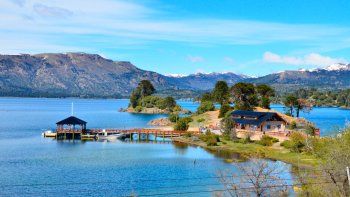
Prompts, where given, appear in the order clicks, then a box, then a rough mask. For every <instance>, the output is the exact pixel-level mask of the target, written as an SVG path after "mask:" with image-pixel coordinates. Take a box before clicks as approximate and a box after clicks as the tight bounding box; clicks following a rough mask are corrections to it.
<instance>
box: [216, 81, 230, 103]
mask: <svg viewBox="0 0 350 197" xmlns="http://www.w3.org/2000/svg"><path fill="white" fill-rule="evenodd" d="M228 97H229V88H228V85H227V83H226V82H225V81H218V82H216V84H215V88H214V90H213V91H212V98H213V100H214V101H215V102H217V103H220V104H221V105H222V104H223V103H224V102H227V100H228Z"/></svg>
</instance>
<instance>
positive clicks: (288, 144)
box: [281, 140, 292, 149]
mask: <svg viewBox="0 0 350 197" xmlns="http://www.w3.org/2000/svg"><path fill="white" fill-rule="evenodd" d="M281 146H283V147H284V148H287V149H291V148H292V142H291V141H290V140H285V141H283V142H281Z"/></svg>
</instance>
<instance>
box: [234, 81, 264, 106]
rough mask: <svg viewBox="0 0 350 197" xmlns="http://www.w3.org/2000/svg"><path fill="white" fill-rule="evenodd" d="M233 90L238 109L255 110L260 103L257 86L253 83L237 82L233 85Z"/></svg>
mask: <svg viewBox="0 0 350 197" xmlns="http://www.w3.org/2000/svg"><path fill="white" fill-rule="evenodd" d="M231 92H232V95H233V99H234V102H235V109H237V110H253V109H254V107H256V106H257V105H258V98H257V95H256V94H255V87H254V85H253V84H251V83H242V82H240V83H236V84H235V85H234V86H232V88H231Z"/></svg>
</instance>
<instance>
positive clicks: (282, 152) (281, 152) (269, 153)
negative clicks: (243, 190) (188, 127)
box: [175, 137, 319, 167]
mask: <svg viewBox="0 0 350 197" xmlns="http://www.w3.org/2000/svg"><path fill="white" fill-rule="evenodd" d="M175 140H176V141H179V142H184V143H188V144H193V145H197V146H201V147H203V148H207V149H210V150H226V151H231V152H233V153H239V154H241V156H243V157H247V158H249V157H256V156H259V157H263V158H268V159H273V160H279V161H283V162H286V163H289V164H292V165H294V166H299V167H313V166H316V165H318V163H319V159H318V158H316V157H314V156H312V155H309V154H305V153H294V152H290V151H289V150H287V149H285V148H278V149H277V148H274V147H266V146H262V145H259V144H256V143H247V144H242V143H238V142H233V141H227V140H224V139H222V138H220V140H221V142H219V143H218V146H207V144H206V143H205V142H203V141H195V142H193V141H191V139H189V138H186V137H180V138H176V139H175Z"/></svg>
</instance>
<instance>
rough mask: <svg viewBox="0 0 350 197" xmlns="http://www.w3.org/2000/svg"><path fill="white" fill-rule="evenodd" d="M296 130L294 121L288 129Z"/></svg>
mask: <svg viewBox="0 0 350 197" xmlns="http://www.w3.org/2000/svg"><path fill="white" fill-rule="evenodd" d="M296 128H297V123H296V122H295V121H292V122H291V123H290V125H289V129H292V130H293V129H296Z"/></svg>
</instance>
